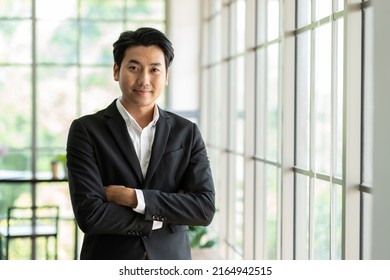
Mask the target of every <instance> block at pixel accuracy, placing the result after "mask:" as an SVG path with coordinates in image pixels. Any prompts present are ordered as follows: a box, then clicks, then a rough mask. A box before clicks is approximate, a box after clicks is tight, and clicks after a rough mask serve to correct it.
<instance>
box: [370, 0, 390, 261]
mask: <svg viewBox="0 0 390 280" xmlns="http://www.w3.org/2000/svg"><path fill="white" fill-rule="evenodd" d="M373 5H374V195H373V202H374V207H373V240H372V241H373V243H372V245H373V246H372V247H373V251H372V258H373V259H390V241H389V240H390V218H389V213H390V203H389V200H390V185H389V181H390V180H389V179H390V178H389V159H390V126H389V120H390V108H389V107H390V93H389V88H390V79H389V73H390V69H389V68H390V67H389V65H390V55H389V50H390V38H389V36H388V34H389V33H388V26H389V25H390V18H389V12H390V1H385V0H375V1H373Z"/></svg>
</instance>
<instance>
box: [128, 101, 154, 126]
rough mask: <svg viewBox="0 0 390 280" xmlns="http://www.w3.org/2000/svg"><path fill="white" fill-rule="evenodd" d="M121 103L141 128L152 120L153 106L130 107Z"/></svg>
mask: <svg viewBox="0 0 390 280" xmlns="http://www.w3.org/2000/svg"><path fill="white" fill-rule="evenodd" d="M121 103H122V105H123V107H124V108H125V109H126V111H127V112H129V114H130V115H131V116H132V117H133V118H134V119H135V121H136V122H137V123H138V125H139V126H140V127H141V128H145V127H146V126H148V124H149V123H150V122H151V121H152V120H153V116H154V108H155V106H156V105H155V104H153V105H150V106H131V105H129V104H125V103H124V102H123V101H122V100H121Z"/></svg>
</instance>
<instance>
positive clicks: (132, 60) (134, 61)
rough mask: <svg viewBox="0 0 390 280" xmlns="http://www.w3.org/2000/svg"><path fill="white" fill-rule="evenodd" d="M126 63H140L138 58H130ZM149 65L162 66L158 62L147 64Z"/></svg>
mask: <svg viewBox="0 0 390 280" xmlns="http://www.w3.org/2000/svg"><path fill="white" fill-rule="evenodd" d="M127 64H137V65H140V64H141V63H140V62H139V61H138V60H135V59H130V60H129V61H128V62H127ZM149 65H150V66H162V64H161V63H160V62H153V63H150V64H149Z"/></svg>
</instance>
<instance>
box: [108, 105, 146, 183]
mask: <svg viewBox="0 0 390 280" xmlns="http://www.w3.org/2000/svg"><path fill="white" fill-rule="evenodd" d="M115 102H116V101H114V102H113V103H111V105H110V106H108V107H107V109H106V112H105V117H106V124H107V127H108V130H109V131H110V132H111V134H112V135H113V137H114V139H115V141H116V142H117V143H118V145H119V148H120V149H121V151H122V153H123V154H124V156H125V157H126V158H127V160H128V162H129V164H130V167H131V169H132V170H133V171H134V173H135V174H136V176H137V179H138V180H139V182H142V181H143V178H142V177H143V176H142V171H141V166H140V165H139V160H138V158H137V154H136V152H135V150H134V145H133V143H132V142H131V139H130V136H129V133H128V131H127V127H126V123H125V121H124V119H123V118H122V116H121V115H120V113H119V111H118V109H117V108H116V104H115Z"/></svg>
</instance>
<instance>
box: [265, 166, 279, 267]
mask: <svg viewBox="0 0 390 280" xmlns="http://www.w3.org/2000/svg"><path fill="white" fill-rule="evenodd" d="M265 178H266V197H267V202H266V203H267V208H266V236H267V239H266V244H267V245H266V246H267V254H266V257H267V259H269V260H276V257H277V251H276V249H277V229H278V227H277V223H278V220H277V218H278V205H279V203H278V169H277V168H276V167H275V166H272V165H266V168H265Z"/></svg>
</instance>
